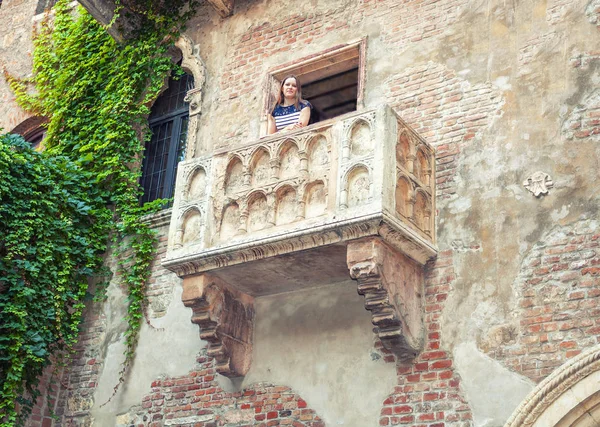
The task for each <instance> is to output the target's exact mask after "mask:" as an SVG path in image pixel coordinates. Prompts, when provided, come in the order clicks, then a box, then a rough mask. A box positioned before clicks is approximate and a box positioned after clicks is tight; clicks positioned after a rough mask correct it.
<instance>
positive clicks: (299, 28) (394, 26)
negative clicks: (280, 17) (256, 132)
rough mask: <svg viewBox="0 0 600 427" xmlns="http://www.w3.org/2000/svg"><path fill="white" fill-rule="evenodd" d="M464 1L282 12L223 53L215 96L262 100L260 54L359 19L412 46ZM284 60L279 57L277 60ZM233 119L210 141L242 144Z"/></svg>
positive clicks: (366, 2) (244, 130)
mask: <svg viewBox="0 0 600 427" xmlns="http://www.w3.org/2000/svg"><path fill="white" fill-rule="evenodd" d="M467 5H468V1H467V0H441V1H440V0H420V1H411V2H397V1H392V0H387V1H382V0H376V1H375V0H361V1H359V2H348V3H347V4H346V5H344V7H342V8H340V9H332V10H327V11H324V12H318V13H310V14H296V15H291V16H288V17H286V19H285V21H280V22H273V23H271V22H265V23H262V24H259V25H255V26H252V27H251V28H249V29H248V30H247V31H245V32H244V33H243V34H240V35H238V36H237V37H236V39H235V40H234V41H233V44H232V53H231V54H230V55H228V62H227V65H226V66H225V67H224V70H225V71H224V72H223V74H222V75H221V79H220V83H219V86H220V88H221V94H220V101H221V102H227V103H228V106H229V111H237V110H238V109H241V108H243V107H241V106H242V105H245V104H244V102H245V101H246V99H245V97H249V96H254V101H253V102H252V104H253V105H256V106H257V107H258V106H259V105H262V104H261V98H262V90H263V88H262V86H263V83H264V77H265V73H266V69H265V68H264V66H263V64H264V58H266V57H272V56H275V55H278V54H281V53H285V52H295V51H298V49H304V48H305V47H306V46H307V45H310V43H312V42H313V41H316V40H318V39H319V38H322V37H325V36H327V35H330V34H331V33H332V32H337V33H339V32H342V31H345V30H349V29H351V28H355V27H357V26H360V25H362V24H363V23H364V22H370V23H376V22H379V23H381V24H384V25H382V40H383V41H384V42H385V43H387V44H389V45H390V46H393V48H394V49H404V48H405V47H408V46H409V45H410V46H411V47H412V48H417V46H418V43H420V42H422V41H423V42H424V41H428V42H431V41H432V40H434V39H435V37H437V36H441V35H442V34H443V32H444V29H445V28H446V27H447V26H448V25H450V24H451V23H453V22H454V21H456V20H458V18H459V16H460V12H461V10H462V8H463V7H466V6H467ZM352 37H357V36H352ZM287 61H288V60H287V59H286V60H282V63H284V62H287ZM257 96H258V98H256V97H257ZM239 98H244V100H243V101H242V100H240V99H239ZM242 111H243V110H242ZM236 114H237V113H236ZM235 123H236V125H235V127H232V128H231V129H228V130H227V131H226V132H225V133H224V135H223V136H222V138H220V140H219V141H218V142H217V143H216V144H217V146H218V147H221V146H225V145H227V144H232V143H234V142H239V143H243V142H244V138H247V137H248V136H249V131H250V129H249V127H248V126H245V125H244V124H239V123H238V122H237V121H235Z"/></svg>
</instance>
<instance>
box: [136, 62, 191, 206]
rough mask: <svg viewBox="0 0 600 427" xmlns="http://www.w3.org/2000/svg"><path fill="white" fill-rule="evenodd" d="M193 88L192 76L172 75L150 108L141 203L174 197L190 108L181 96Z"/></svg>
mask: <svg viewBox="0 0 600 427" xmlns="http://www.w3.org/2000/svg"><path fill="white" fill-rule="evenodd" d="M192 87H193V79H192V77H191V76H189V75H187V74H184V75H183V76H182V77H181V78H180V79H179V80H174V79H172V78H171V79H169V87H168V89H167V90H165V91H164V92H163V93H162V94H161V95H160V96H159V97H158V99H157V100H156V102H155V103H154V106H153V107H152V111H151V112H150V117H149V123H150V130H151V131H152V138H151V139H150V141H149V142H148V143H147V144H146V149H145V151H144V161H143V162H142V178H141V180H140V185H141V186H142V188H143V189H144V195H143V196H142V199H141V201H142V203H145V202H151V201H153V200H156V199H169V198H171V197H173V190H174V189H175V177H176V176H177V164H178V163H179V162H180V161H182V160H183V159H184V158H185V142H186V139H187V129H188V114H189V109H188V104H187V103H186V102H185V101H184V98H185V95H186V93H187V91H188V90H190V89H192Z"/></svg>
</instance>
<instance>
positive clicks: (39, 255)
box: [0, 0, 195, 427]
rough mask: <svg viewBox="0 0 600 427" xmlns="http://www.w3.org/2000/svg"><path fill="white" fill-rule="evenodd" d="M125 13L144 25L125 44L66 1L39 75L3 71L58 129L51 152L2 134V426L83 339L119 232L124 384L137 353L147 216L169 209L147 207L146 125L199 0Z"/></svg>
mask: <svg viewBox="0 0 600 427" xmlns="http://www.w3.org/2000/svg"><path fill="white" fill-rule="evenodd" d="M123 2H125V0H123ZM125 6H126V10H127V11H128V12H127V13H134V14H135V15H136V16H137V19H138V24H139V25H138V28H137V30H136V31H135V37H133V38H130V39H128V40H126V41H125V42H123V43H121V44H117V42H115V41H114V40H113V39H112V38H111V37H110V36H109V35H108V33H107V31H106V29H105V28H104V27H102V26H101V25H99V24H98V23H97V22H96V21H95V20H94V19H93V18H92V17H91V16H90V15H89V14H87V12H85V11H84V10H83V9H82V8H81V7H78V8H77V10H76V11H73V10H72V9H71V8H70V7H69V1H68V0H59V1H58V3H57V4H56V5H55V7H54V15H53V18H52V19H50V18H47V19H46V20H44V22H43V23H42V25H41V28H40V29H39V31H38V33H37V35H36V38H35V42H34V57H33V77H32V78H31V79H30V80H28V81H23V80H18V79H14V78H12V77H11V76H10V75H8V74H7V73H6V72H5V76H6V78H7V80H8V81H9V83H10V86H11V88H12V89H13V91H14V93H15V94H16V97H17V101H18V102H19V104H20V105H21V106H22V107H23V108H25V109H26V110H28V111H30V112H32V113H35V114H38V115H40V116H44V117H47V118H48V124H47V132H46V137H45V139H44V146H45V150H44V151H43V152H42V153H38V152H35V151H33V150H32V149H31V148H30V147H29V146H28V144H27V143H25V142H24V141H23V140H22V138H20V137H17V136H14V135H2V136H0V384H1V386H0V426H1V427H9V426H13V425H21V424H22V423H23V421H24V419H25V417H26V416H27V415H28V413H29V412H30V410H31V408H32V406H33V403H34V402H35V398H36V397H37V396H38V394H39V393H38V391H37V390H36V387H37V384H38V379H39V377H40V375H41V373H42V371H43V369H44V368H45V367H46V366H48V365H49V364H50V363H51V360H52V357H53V355H54V356H56V355H57V354H64V353H65V352H68V350H69V349H71V348H72V346H73V344H74V343H75V342H76V339H77V335H78V326H79V323H80V321H81V315H82V309H83V302H84V298H85V296H86V292H88V283H89V280H90V279H91V278H92V277H94V276H95V275H98V274H100V273H101V270H102V265H103V258H102V256H103V254H104V253H105V251H106V250H107V245H108V244H109V240H110V239H109V237H111V236H112V239H113V241H114V242H115V245H116V248H117V251H116V256H118V257H119V259H120V262H119V265H120V267H119V269H118V271H117V277H118V278H119V279H120V281H121V284H122V286H123V287H124V288H126V289H127V294H128V305H129V308H128V313H127V319H126V320H127V324H128V328H127V331H126V334H125V335H126V337H125V339H126V352H125V356H126V357H125V362H124V364H123V369H122V371H121V378H120V382H122V381H123V379H124V375H125V373H126V372H127V368H128V366H129V365H130V364H131V362H132V360H133V357H134V352H135V347H136V344H137V340H138V334H139V330H140V327H141V322H142V320H143V317H144V298H145V284H146V281H147V279H148V276H149V272H150V271H149V270H150V269H149V266H150V263H151V262H152V259H153V258H154V251H155V249H154V247H155V235H154V233H153V231H152V230H151V229H150V228H149V225H148V224H147V223H146V222H144V221H143V220H142V217H143V216H144V215H145V214H147V213H150V212H152V211H155V210H156V209H159V208H160V206H161V205H162V204H163V203H164V201H161V200H159V201H155V202H152V203H149V204H146V205H144V206H140V205H139V199H140V188H139V184H138V181H139V177H140V173H141V172H140V167H139V164H140V155H141V153H142V151H143V146H144V140H145V139H147V138H148V137H149V131H148V127H147V121H146V117H147V115H148V113H149V105H150V104H151V102H152V101H153V100H154V99H155V98H156V97H157V96H158V93H159V92H160V90H161V88H162V86H163V84H164V81H165V79H166V77H167V76H168V75H169V74H170V73H171V71H172V70H173V68H174V65H173V62H172V60H171V57H170V56H169V55H168V54H167V51H168V49H169V48H170V47H171V46H172V44H173V43H174V41H175V40H176V38H177V37H178V32H179V31H180V29H181V26H182V23H184V22H186V21H187V20H188V19H189V18H190V16H191V14H192V13H193V11H194V6H195V0H171V1H168V2H163V1H150V0H128V1H127V4H126V5H125V4H119V6H118V8H117V10H124V9H121V7H125ZM32 89H33V90H32Z"/></svg>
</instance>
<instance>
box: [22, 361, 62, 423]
mask: <svg viewBox="0 0 600 427" xmlns="http://www.w3.org/2000/svg"><path fill="white" fill-rule="evenodd" d="M62 378H63V369H62V368H61V369H54V367H52V366H49V367H48V368H46V369H45V370H44V375H43V376H42V378H41V379H40V383H39V386H38V389H39V390H40V393H41V395H40V396H39V397H38V399H37V401H36V405H35V406H34V408H33V410H32V413H31V416H30V417H29V419H28V420H27V424H26V425H27V427H40V426H41V427H51V426H52V425H53V424H52V423H53V421H54V415H55V413H56V410H57V407H62V406H64V402H59V401H58V394H59V391H60V387H61V380H62Z"/></svg>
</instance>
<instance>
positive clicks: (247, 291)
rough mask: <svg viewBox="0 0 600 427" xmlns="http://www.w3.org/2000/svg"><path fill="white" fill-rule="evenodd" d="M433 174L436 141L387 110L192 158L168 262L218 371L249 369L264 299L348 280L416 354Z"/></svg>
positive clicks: (383, 331) (391, 335)
mask: <svg viewBox="0 0 600 427" xmlns="http://www.w3.org/2000/svg"><path fill="white" fill-rule="evenodd" d="M434 175H435V159H434V153H433V149H432V148H431V147H430V146H429V145H428V144H427V143H426V142H425V141H424V140H423V139H422V138H421V137H420V136H419V135H417V134H416V133H415V132H414V131H413V130H412V129H410V128H409V127H408V126H407V125H406V123H404V122H403V121H402V119H400V118H399V117H398V116H397V115H396V114H395V113H394V112H393V111H392V110H391V109H390V108H389V107H387V106H384V107H381V108H379V109H376V110H368V111H360V112H355V113H350V114H346V115H344V116H340V117H337V118H335V119H331V120H328V121H325V122H320V123H317V124H314V125H311V126H308V127H306V128H304V129H301V130H298V131H295V132H289V133H278V134H275V135H270V136H268V137H265V138H262V139H259V140H257V141H254V142H252V143H249V144H247V145H244V146H242V147H237V148H230V149H228V150H224V151H217V152H214V153H213V154H212V155H211V156H208V157H202V158H195V159H192V160H189V161H186V162H183V163H180V165H179V169H178V176H177V188H176V192H175V194H176V196H175V201H174V206H173V214H172V219H171V229H170V233H169V246H168V250H167V255H166V258H165V259H164V260H163V265H164V266H165V267H167V268H169V269H171V270H172V271H174V272H176V273H177V274H178V275H179V276H180V277H183V278H184V295H183V300H184V304H186V305H187V306H190V307H192V308H193V309H194V316H193V319H192V321H193V322H195V323H198V324H199V325H200V328H201V336H202V338H203V339H207V340H208V341H209V342H210V346H209V352H212V355H213V356H215V357H216V358H217V361H218V362H219V365H218V366H220V368H219V372H221V373H223V374H224V375H228V376H239V375H243V374H244V373H245V372H246V370H247V368H248V366H249V363H250V356H249V354H250V351H251V336H252V334H251V332H252V327H253V316H254V314H253V309H252V301H253V298H255V297H260V296H264V295H270V294H275V293H281V292H288V291H291V290H297V289H302V288H307V287H315V286H326V285H328V284H332V283H336V282H340V281H344V280H348V277H352V278H353V279H355V280H356V281H357V282H358V292H359V293H360V294H361V295H364V296H365V298H366V303H365V306H366V308H367V309H368V310H370V311H371V312H372V314H373V323H374V325H375V326H376V332H377V334H378V336H379V338H380V339H381V340H382V342H383V343H384V345H385V346H386V347H387V348H389V349H390V350H392V351H394V352H395V353H396V354H397V355H398V356H399V357H400V358H406V359H408V358H411V357H414V355H415V354H417V353H418V351H419V350H420V348H421V346H422V342H423V333H424V332H423V330H422V309H421V305H422V304H421V295H422V286H423V266H424V264H425V263H426V262H427V260H428V259H430V258H432V257H434V256H435V255H436V246H435V221H434V219H435V218H434V213H435V177H434ZM216 302H218V304H217V305H218V306H219V308H218V309H217V310H215V304H216ZM207 331H208V332H207Z"/></svg>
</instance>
